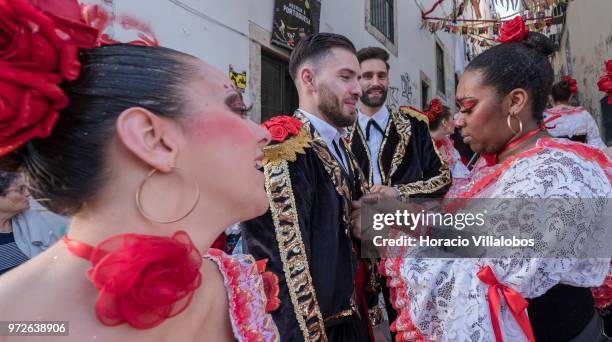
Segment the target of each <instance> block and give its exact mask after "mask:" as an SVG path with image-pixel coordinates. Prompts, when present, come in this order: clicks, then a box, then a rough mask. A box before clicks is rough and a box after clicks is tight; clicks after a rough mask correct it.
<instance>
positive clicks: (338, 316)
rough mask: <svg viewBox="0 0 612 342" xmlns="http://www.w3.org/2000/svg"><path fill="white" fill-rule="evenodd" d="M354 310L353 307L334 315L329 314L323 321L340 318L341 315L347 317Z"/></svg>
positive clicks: (351, 314)
mask: <svg viewBox="0 0 612 342" xmlns="http://www.w3.org/2000/svg"><path fill="white" fill-rule="evenodd" d="M353 314H354V312H353V309H348V310H342V311H340V312H338V313H336V314H334V315H331V316H329V317H327V318H326V319H325V322H328V321H330V320H332V319H337V318H342V317H349V316H353Z"/></svg>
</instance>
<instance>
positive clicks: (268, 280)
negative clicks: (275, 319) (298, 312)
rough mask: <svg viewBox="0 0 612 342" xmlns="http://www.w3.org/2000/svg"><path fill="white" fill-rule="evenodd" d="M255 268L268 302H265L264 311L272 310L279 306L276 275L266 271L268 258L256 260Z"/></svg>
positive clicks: (278, 289)
mask: <svg viewBox="0 0 612 342" xmlns="http://www.w3.org/2000/svg"><path fill="white" fill-rule="evenodd" d="M256 263H257V270H258V271H259V273H260V274H261V278H262V279H263V284H264V292H265V293H266V298H267V299H268V302H267V304H266V312H272V311H274V310H276V309H278V308H279V307H280V303H281V301H280V299H279V298H278V294H279V292H280V288H279V287H278V277H277V276H276V274H274V273H272V272H266V264H267V263H268V259H261V260H257V262H256Z"/></svg>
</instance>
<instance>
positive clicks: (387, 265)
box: [379, 258, 430, 342]
mask: <svg viewBox="0 0 612 342" xmlns="http://www.w3.org/2000/svg"><path fill="white" fill-rule="evenodd" d="M402 260H403V259H402V258H390V259H383V260H382V261H381V262H380V267H379V269H380V273H381V274H382V275H385V276H387V277H388V279H387V287H389V295H390V298H389V299H390V301H391V305H392V306H393V308H394V309H395V310H396V311H397V313H398V315H397V319H396V320H395V321H394V322H393V323H391V326H390V329H391V331H393V332H395V333H396V335H395V341H396V342H404V341H406V342H407V341H414V342H428V341H430V340H428V339H426V338H425V337H424V336H423V334H422V333H421V332H420V331H419V329H418V328H417V327H416V326H415V325H414V323H412V319H411V318H410V300H409V298H408V291H407V289H406V286H405V284H404V282H403V281H402V277H401V275H400V267H401V264H402Z"/></svg>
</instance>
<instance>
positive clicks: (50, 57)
mask: <svg viewBox="0 0 612 342" xmlns="http://www.w3.org/2000/svg"><path fill="white" fill-rule="evenodd" d="M108 39H109V37H108V36H99V35H98V31H97V30H96V29H93V28H91V27H90V26H88V25H87V23H86V21H85V20H84V19H83V18H82V17H81V9H80V8H79V6H78V4H77V3H76V1H74V0H37V1H32V2H30V1H28V0H10V1H9V0H0V42H2V43H1V44H0V58H1V60H0V121H1V122H2V124H1V125H0V155H1V157H0V168H1V169H3V170H9V171H11V170H12V171H15V170H21V171H24V172H25V173H26V174H27V178H28V183H29V185H30V189H29V191H30V193H31V194H32V195H33V197H35V198H37V199H40V201H41V202H42V203H43V204H44V205H45V206H46V207H47V208H49V209H50V210H52V211H54V212H56V213H60V214H64V215H69V216H71V218H72V221H71V224H70V227H69V229H68V235H67V236H65V237H64V239H63V241H62V242H60V243H57V244H55V245H53V246H52V247H50V248H48V249H47V251H45V252H44V253H42V254H40V255H39V256H37V257H36V258H33V259H32V260H31V261H29V262H27V263H25V264H23V265H21V266H19V267H18V268H15V269H12V270H11V271H9V272H7V273H5V274H3V275H2V278H1V279H0V297H1V298H2V302H1V304H0V320H1V321H16V320H32V319H36V320H48V321H68V322H70V328H69V329H70V334H69V337H66V339H67V340H72V341H85V340H91V339H97V340H101V341H167V340H170V339H172V338H176V337H177V336H178V337H179V338H180V339H182V340H188V341H195V340H210V341H231V340H236V339H237V340H239V341H277V340H278V330H277V329H276V327H275V325H274V322H273V321H272V318H271V317H270V315H269V314H267V311H271V310H274V309H275V308H276V307H278V305H279V302H278V299H277V298H276V295H277V294H278V280H277V279H276V278H275V276H274V274H272V273H270V272H266V271H265V268H266V267H265V266H266V263H265V261H263V262H260V263H255V261H254V260H253V259H252V258H251V257H249V256H240V257H230V256H227V255H225V254H224V253H223V252H221V251H219V250H214V249H209V247H210V246H211V244H212V243H213V241H214V240H215V238H216V237H217V236H219V234H220V233H221V232H223V230H224V229H225V227H227V226H229V225H231V224H232V223H234V222H238V221H242V220H248V219H250V218H252V217H255V216H257V215H260V214H262V213H264V212H265V211H266V210H267V208H268V206H269V204H268V199H267V196H266V193H265V190H264V176H263V174H262V172H261V171H260V170H259V168H260V167H261V164H262V158H263V156H264V155H263V147H264V146H265V145H266V144H267V143H268V142H269V140H270V135H269V134H268V132H267V131H266V130H265V129H264V128H262V127H259V126H258V125H256V124H255V123H253V122H252V121H251V120H249V119H248V117H247V107H246V106H245V104H244V102H243V100H242V96H241V94H240V93H239V92H238V91H237V90H236V89H235V88H234V86H233V85H232V83H231V82H230V81H229V80H228V79H227V77H226V76H225V75H224V74H223V73H221V72H220V71H219V70H217V69H215V68H213V67H212V66H210V65H208V64H206V63H204V62H203V61H201V60H199V59H197V58H195V57H193V56H189V55H187V54H184V53H181V52H178V51H175V50H170V49H166V48H161V47H155V46H145V45H130V44H115V45H108V46H99V45H100V43H101V42H108V41H109V40H108ZM153 41H154V40H153ZM220 175H222V177H220ZM202 253H206V258H203V257H202ZM260 273H261V274H263V277H261V276H259V274H260ZM265 290H267V291H268V293H269V294H271V295H272V296H273V297H272V298H270V300H267V298H266V292H265ZM108 327H113V329H109V328H108ZM60 328H61V327H58V329H60ZM64 329H68V327H67V326H66V327H64ZM67 336H68V335H67ZM4 340H6V341H10V340H12V339H11V338H10V337H7V338H5V339H4Z"/></svg>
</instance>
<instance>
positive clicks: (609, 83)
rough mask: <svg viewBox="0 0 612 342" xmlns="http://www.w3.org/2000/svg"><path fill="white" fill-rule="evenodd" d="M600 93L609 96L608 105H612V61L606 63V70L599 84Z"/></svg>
mask: <svg viewBox="0 0 612 342" xmlns="http://www.w3.org/2000/svg"><path fill="white" fill-rule="evenodd" d="M597 86H598V87H599V91H603V92H604V93H606V94H608V104H611V105H612V59H610V60H608V62H606V69H605V71H604V74H603V76H601V78H600V79H599V81H598V82H597Z"/></svg>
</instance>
